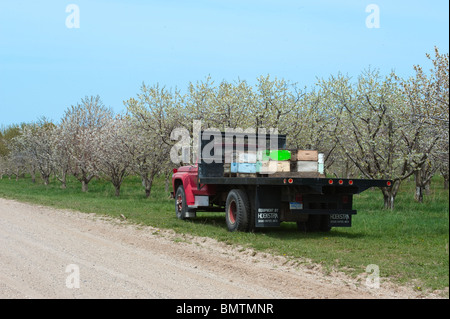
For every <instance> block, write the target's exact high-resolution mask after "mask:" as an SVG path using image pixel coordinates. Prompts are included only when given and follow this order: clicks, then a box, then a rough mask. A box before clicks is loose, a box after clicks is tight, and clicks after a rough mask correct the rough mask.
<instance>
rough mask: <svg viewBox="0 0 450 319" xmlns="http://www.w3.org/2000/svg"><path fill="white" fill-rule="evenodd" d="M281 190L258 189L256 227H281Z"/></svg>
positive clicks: (259, 187) (261, 187) (271, 188)
mask: <svg viewBox="0 0 450 319" xmlns="http://www.w3.org/2000/svg"><path fill="white" fill-rule="evenodd" d="M280 203H281V188H279V187H267V186H265V187H263V186H257V187H256V196H255V209H256V210H255V227H278V226H280Z"/></svg>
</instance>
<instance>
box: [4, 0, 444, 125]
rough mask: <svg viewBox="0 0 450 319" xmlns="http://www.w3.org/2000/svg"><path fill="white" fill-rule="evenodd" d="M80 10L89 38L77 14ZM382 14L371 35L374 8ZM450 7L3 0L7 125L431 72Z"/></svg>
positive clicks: (359, 1)
mask: <svg viewBox="0 0 450 319" xmlns="http://www.w3.org/2000/svg"><path fill="white" fill-rule="evenodd" d="M70 4H74V5H76V6H77V8H78V9H79V16H78V17H79V20H78V21H79V23H80V24H79V28H68V26H67V24H66V20H67V19H68V17H69V18H70V19H69V21H72V22H73V21H75V20H74V19H73V14H74V12H73V11H69V12H66V8H67V6H68V5H70ZM370 4H375V5H376V6H377V7H378V8H379V21H380V27H379V28H368V27H367V25H366V19H367V17H368V16H369V15H370V14H372V13H373V12H369V13H368V12H366V7H367V6H368V5H370ZM448 12H449V3H448V1H447V0H432V1H423V0H422V1H414V0H409V1H404V0H397V1H396V0H391V1H384V0H383V1H382V0H368V1H364V0H347V1H331V0H317V1H313V0H307V1H304V0H291V1H287V0H281V1H280V0H278V1H275V0H258V1H254V0H240V1H235V0H202V1H200V0H197V1H187V0H185V1H181V0H164V1H162V0H161V1H152V0H148V1H144V0H128V1H125V0H109V1H107V0H89V1H82V0H68V1H63V0H58V1H30V0H27V1H25V0H24V1H21V0H0V126H5V125H9V124H14V123H20V122H31V121H35V120H37V119H38V118H39V117H41V116H45V117H47V118H50V119H52V120H54V121H56V122H58V121H59V120H60V118H61V117H62V115H63V113H64V111H65V109H66V108H67V107H69V106H70V105H74V104H76V103H78V102H80V100H81V98H83V97H84V96H86V95H88V96H89V95H97V94H98V95H100V97H101V99H102V101H103V102H104V104H105V105H106V106H109V107H112V108H113V109H114V110H115V111H116V112H121V111H123V110H124V106H123V101H124V100H126V99H128V98H130V97H135V96H136V94H138V93H139V90H140V86H141V84H142V82H145V83H146V84H148V85H151V84H156V83H159V84H160V85H165V86H167V87H169V88H174V87H178V88H179V89H182V90H184V89H185V88H186V87H187V85H188V84H189V82H196V81H201V80H204V79H205V77H206V76H208V75H210V76H211V77H212V78H213V79H214V80H215V81H217V82H219V81H221V80H227V81H233V80H236V79H238V78H240V79H245V80H247V81H248V82H249V83H254V82H255V80H256V78H257V77H259V76H261V75H267V74H270V75H271V76H272V77H278V78H284V79H286V80H289V81H291V82H296V83H298V85H300V86H302V87H303V86H307V87H311V86H312V85H313V84H314V83H315V82H316V78H317V77H320V78H322V77H324V78H327V77H328V76H330V75H332V74H334V75H335V74H337V73H338V72H342V73H345V74H349V75H351V76H357V75H358V74H359V73H360V72H361V71H362V70H364V69H365V68H368V67H372V68H378V69H380V71H381V73H382V74H388V73H389V72H390V71H391V70H395V71H396V72H397V74H399V75H400V76H403V77H406V76H409V75H412V74H413V65H415V64H420V65H422V66H425V67H426V68H430V67H431V66H430V64H429V62H428V60H427V59H426V57H425V53H433V50H434V46H437V47H438V48H439V49H440V51H441V53H447V52H449V51H448V47H449V42H448V39H449V18H448V17H449V13H448Z"/></svg>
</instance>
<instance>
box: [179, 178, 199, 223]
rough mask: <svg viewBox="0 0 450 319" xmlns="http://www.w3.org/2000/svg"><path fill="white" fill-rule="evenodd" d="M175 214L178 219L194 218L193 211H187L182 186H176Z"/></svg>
mask: <svg viewBox="0 0 450 319" xmlns="http://www.w3.org/2000/svg"><path fill="white" fill-rule="evenodd" d="M175 213H176V215H177V218H179V219H186V218H191V217H195V216H196V213H195V211H194V210H192V209H189V207H188V205H187V203H186V194H185V193H184V188H183V185H180V186H178V189H177V192H176V194H175Z"/></svg>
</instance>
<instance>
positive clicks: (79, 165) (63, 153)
mask: <svg viewBox="0 0 450 319" xmlns="http://www.w3.org/2000/svg"><path fill="white" fill-rule="evenodd" d="M427 56H428V58H429V60H430V62H431V65H432V67H431V69H430V70H429V71H424V70H423V69H422V67H420V66H414V73H415V74H414V76H411V77H410V78H407V79H403V78H400V77H398V76H397V75H396V74H395V73H392V74H389V75H388V76H381V75H380V74H379V72H378V71H377V70H372V69H369V70H365V71H363V72H362V73H361V74H360V75H359V76H358V78H357V79H352V78H350V77H349V76H346V75H343V74H337V75H335V76H330V77H329V78H328V79H320V80H318V81H317V83H316V84H315V85H314V87H313V88H303V87H300V86H298V85H297V84H296V83H291V82H289V81H285V80H284V79H277V78H275V79H272V78H270V76H261V77H260V78H258V79H257V80H256V83H255V84H254V85H250V84H249V83H248V82H247V81H245V80H241V79H238V80H236V81H234V82H227V81H221V82H219V83H215V82H214V81H213V80H212V79H211V78H210V77H208V78H206V79H205V80H204V81H199V82H196V83H190V84H189V85H188V87H187V90H186V92H185V93H181V92H180V91H179V90H176V89H167V88H166V87H163V86H160V85H159V84H156V85H153V86H147V85H145V84H143V85H142V87H141V89H140V92H139V94H137V96H136V97H135V98H130V99H129V100H127V101H124V105H125V107H126V112H124V114H119V115H116V114H114V113H113V111H112V110H111V109H109V108H107V107H105V106H104V105H103V103H102V102H101V100H100V98H99V97H98V96H97V97H93V96H92V97H85V98H83V99H82V100H81V102H79V103H77V104H76V105H75V106H71V107H69V108H67V110H66V111H65V114H64V116H63V117H62V119H60V121H59V122H58V123H54V122H51V121H49V120H47V119H45V118H42V119H39V120H38V121H37V122H35V123H31V124H21V125H17V126H11V127H8V128H4V129H2V130H1V132H0V177H3V175H7V176H9V177H10V178H11V177H16V178H19V176H21V175H23V174H24V173H29V174H31V176H32V177H33V178H35V176H36V175H39V176H40V177H41V178H42V179H43V181H44V184H48V183H49V179H50V178H51V177H53V176H54V177H55V178H56V179H58V180H59V181H60V182H61V187H62V188H65V187H66V180H67V176H69V175H73V176H75V178H76V179H77V180H78V181H80V183H81V187H82V190H83V191H87V190H88V184H89V182H90V181H91V180H92V178H94V177H100V178H104V179H107V180H109V181H110V182H111V183H112V184H113V185H114V187H115V189H116V195H117V196H119V194H120V187H121V184H122V182H123V180H124V178H125V177H126V176H127V175H129V174H137V175H139V176H140V177H141V179H142V185H143V187H144V189H145V193H146V196H149V195H150V192H151V187H152V182H153V180H154V177H155V176H156V175H158V174H165V175H166V176H170V173H171V169H172V168H173V167H175V166H176V165H175V164H173V163H172V162H171V161H170V150H171V148H172V146H173V145H174V143H176V142H177V141H172V140H171V139H170V134H171V132H172V131H173V130H174V129H175V128H185V129H187V130H189V131H190V132H191V133H192V132H193V129H194V128H193V123H194V121H195V120H200V121H201V123H202V128H203V129H206V128H216V129H218V130H223V129H225V128H242V129H247V128H253V129H256V128H266V129H269V128H277V129H278V131H279V132H280V133H283V134H287V136H288V141H287V143H288V147H289V148H304V149H316V150H319V151H320V152H322V153H324V154H325V170H326V173H327V174H329V175H335V176H339V177H344V178H357V177H362V178H369V179H379V178H383V179H392V180H393V181H394V183H393V187H392V188H389V189H388V188H382V189H381V190H382V192H383V195H384V201H385V207H386V208H391V209H392V208H394V200H395V196H396V194H397V192H398V189H399V186H400V184H401V182H402V181H403V180H405V179H407V178H410V177H411V178H412V177H414V180H415V182H416V200H417V201H422V200H423V195H424V190H426V189H427V186H428V185H429V183H430V181H431V177H432V176H434V175H436V174H441V175H442V176H443V177H444V181H445V185H446V187H448V179H449V165H448V158H449V145H448V142H449V136H448V129H449V98H448V93H449V83H448V82H449V80H448V67H449V65H448V53H447V54H440V53H439V50H438V49H437V48H435V52H434V56H431V55H427Z"/></svg>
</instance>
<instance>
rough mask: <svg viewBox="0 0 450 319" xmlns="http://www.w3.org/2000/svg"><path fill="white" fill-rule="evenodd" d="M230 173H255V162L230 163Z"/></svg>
mask: <svg viewBox="0 0 450 319" xmlns="http://www.w3.org/2000/svg"><path fill="white" fill-rule="evenodd" d="M231 173H248V174H251V173H256V163H231Z"/></svg>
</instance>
